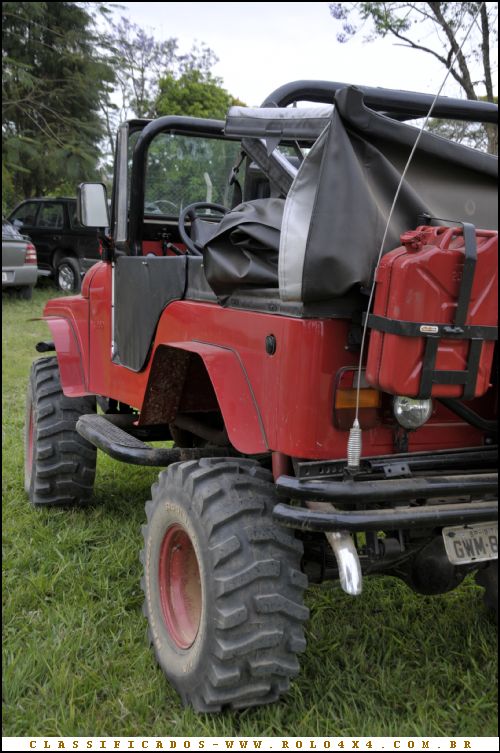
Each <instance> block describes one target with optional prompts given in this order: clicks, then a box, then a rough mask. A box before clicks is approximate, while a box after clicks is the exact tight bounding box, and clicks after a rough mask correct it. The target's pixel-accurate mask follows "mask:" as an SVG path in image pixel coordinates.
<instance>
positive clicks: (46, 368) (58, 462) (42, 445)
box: [24, 356, 97, 507]
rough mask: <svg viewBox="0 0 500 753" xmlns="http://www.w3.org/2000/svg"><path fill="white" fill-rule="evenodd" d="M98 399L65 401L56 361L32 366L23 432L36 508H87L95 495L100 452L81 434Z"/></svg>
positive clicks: (28, 486) (26, 470)
mask: <svg viewBox="0 0 500 753" xmlns="http://www.w3.org/2000/svg"><path fill="white" fill-rule="evenodd" d="M95 410H96V401H95V397H93V396H88V397H76V398H74V397H65V395H64V394H63V391H62V388H61V382H60V378H59V367H58V364H57V358H56V357H53V356H51V357H47V358H40V359H39V360H37V361H34V362H33V364H32V366H31V372H30V378H29V383H28V392H27V398H26V420H25V427H24V487H25V490H26V492H27V494H28V495H29V498H30V502H31V503H32V505H34V506H35V507H44V506H48V505H83V504H85V503H86V502H88V500H89V499H90V497H91V495H92V490H93V485H94V478H95V468H96V455H97V450H96V448H95V447H93V446H92V445H91V444H89V442H87V441H86V440H85V439H83V437H80V435H79V434H78V433H77V431H76V429H75V427H76V422H77V421H78V418H79V417H80V416H81V415H83V414H85V413H93V412H95Z"/></svg>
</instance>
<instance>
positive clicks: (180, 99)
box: [154, 68, 243, 119]
mask: <svg viewBox="0 0 500 753" xmlns="http://www.w3.org/2000/svg"><path fill="white" fill-rule="evenodd" d="M158 89H159V92H158V98H157V100H156V102H155V105H154V112H155V116H156V117H158V116H159V115H191V116H193V117H197V118H216V119H217V118H225V117H226V113H227V111H228V109H229V107H231V105H241V104H243V103H242V102H241V101H240V100H239V99H237V98H236V97H233V96H232V95H231V94H229V92H228V91H226V90H225V89H224V88H223V87H222V81H221V79H219V78H217V77H215V76H213V75H212V74H211V73H210V72H203V71H202V70H199V69H196V68H191V69H189V70H187V71H185V72H184V73H182V75H181V76H179V77H178V78H176V77H175V76H174V75H173V74H172V73H169V74H167V75H166V76H163V77H162V78H161V79H160V81H159V84H158Z"/></svg>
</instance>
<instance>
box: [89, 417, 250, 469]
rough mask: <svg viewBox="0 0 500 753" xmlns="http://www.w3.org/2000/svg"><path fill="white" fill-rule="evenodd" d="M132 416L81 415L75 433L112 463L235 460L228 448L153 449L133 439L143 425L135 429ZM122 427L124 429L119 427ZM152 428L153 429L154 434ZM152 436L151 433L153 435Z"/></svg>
mask: <svg viewBox="0 0 500 753" xmlns="http://www.w3.org/2000/svg"><path fill="white" fill-rule="evenodd" d="M133 418H134V417H133V416H131V415H128V414H125V415H121V414H110V415H108V416H106V415H104V416H103V415H97V414H96V413H89V414H87V415H85V416H80V418H79V419H78V421H77V422H76V430H77V432H78V434H79V435H80V436H81V437H83V438H84V439H86V440H87V442H90V444H93V445H94V447H97V448H98V449H99V450H102V451H103V452H105V453H106V454H107V455H109V456H110V457H112V458H114V459H115V460H121V461H122V463H131V464H132V465H148V466H160V467H163V468H165V467H166V466H167V465H170V464H171V463H178V462H182V461H185V460H199V459H200V458H214V457H225V458H227V457H235V456H238V455H239V453H237V452H236V451H235V450H233V449H232V448H230V447H214V446H208V445H207V446H205V447H152V446H151V445H150V444H147V443H146V442H143V441H142V440H141V439H139V437H137V436H134V434H135V432H137V433H139V432H140V433H143V434H144V433H145V432H146V430H147V429H146V428H145V427H144V426H135V425H134V424H133V423H132V422H133ZM122 427H124V428H122ZM154 428H155V427H152V430H153V432H154ZM152 437H154V433H153V434H152Z"/></svg>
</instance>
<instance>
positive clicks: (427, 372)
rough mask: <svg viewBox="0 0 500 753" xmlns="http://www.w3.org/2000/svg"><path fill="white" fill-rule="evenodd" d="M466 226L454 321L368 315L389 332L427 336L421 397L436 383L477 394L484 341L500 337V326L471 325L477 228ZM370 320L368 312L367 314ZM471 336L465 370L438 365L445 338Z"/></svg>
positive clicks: (467, 395) (375, 325)
mask: <svg viewBox="0 0 500 753" xmlns="http://www.w3.org/2000/svg"><path fill="white" fill-rule="evenodd" d="M460 224H462V226H463V235H464V245H465V259H464V266H463V272H462V281H461V285H460V291H459V294H458V299H457V308H456V311H455V319H454V323H453V324H437V323H432V322H408V321H403V320H401V319H391V318H388V317H385V316H378V315H376V314H369V315H368V326H369V327H371V329H375V330H378V331H379V332H383V333H386V334H389V335H400V336H402V337H424V338H426V341H427V342H426V345H425V351H424V357H423V364H422V376H421V380H420V390H419V393H418V397H420V398H429V397H431V393H432V387H433V385H434V384H448V385H460V384H463V386H464V390H463V394H462V399H463V400H471V399H472V398H473V397H474V394H475V390H476V383H477V377H478V371H479V365H480V362H481V351H482V347H483V342H485V341H486V340H497V339H498V327H492V326H483V325H467V324H465V322H466V319H467V313H468V310H469V304H470V299H471V293H472V285H473V282H474V272H475V269H476V261H477V244H476V228H475V227H474V225H472V224H471V223H470V222H464V223H460ZM363 320H364V321H365V320H366V314H365V315H364V317H363ZM443 339H445V340H468V341H469V353H468V356H467V367H466V369H464V370H463V371H458V370H449V371H447V370H444V369H436V358H437V353H438V349H439V344H440V342H441V340H443Z"/></svg>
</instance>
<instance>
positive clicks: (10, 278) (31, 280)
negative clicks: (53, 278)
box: [2, 219, 38, 301]
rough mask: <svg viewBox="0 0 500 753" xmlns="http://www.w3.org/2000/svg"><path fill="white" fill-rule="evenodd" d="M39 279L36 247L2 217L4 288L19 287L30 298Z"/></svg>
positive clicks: (27, 298)
mask: <svg viewBox="0 0 500 753" xmlns="http://www.w3.org/2000/svg"><path fill="white" fill-rule="evenodd" d="M37 279H38V266H37V257H36V248H35V246H34V245H33V243H32V242H31V241H30V239H29V238H25V237H24V236H22V235H21V233H20V232H19V231H18V230H16V228H15V227H14V226H13V225H11V224H10V222H8V221H7V220H4V219H2V289H3V288H17V289H18V290H19V295H20V296H21V298H24V299H25V300H27V301H28V300H30V299H31V296H32V295H33V288H34V287H35V285H36V281H37Z"/></svg>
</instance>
